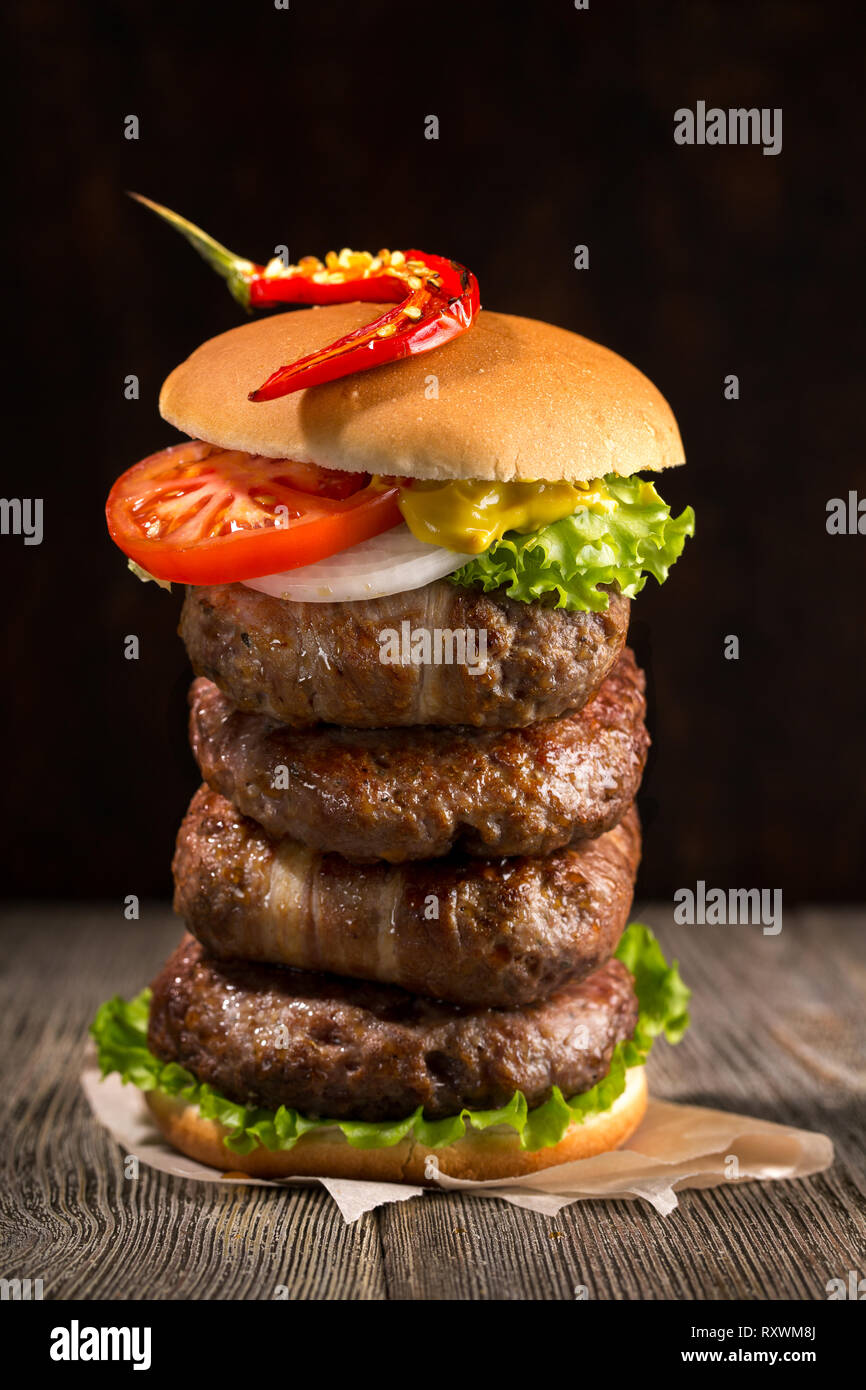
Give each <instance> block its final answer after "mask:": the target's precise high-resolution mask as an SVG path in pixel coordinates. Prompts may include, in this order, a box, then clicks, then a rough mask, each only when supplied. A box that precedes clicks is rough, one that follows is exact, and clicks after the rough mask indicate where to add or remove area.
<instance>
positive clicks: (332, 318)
mask: <svg viewBox="0 0 866 1390" xmlns="http://www.w3.org/2000/svg"><path fill="white" fill-rule="evenodd" d="M382 309H383V306H382V305H375V304H335V305H329V306H327V307H325V308H314V309H302V310H296V311H295V312H293V313H280V314H276V315H274V316H273V317H271V318H264V319H259V320H257V321H256V322H253V323H247V324H244V325H243V326H242V327H240V328H233V329H230V331H229V332H228V333H221V334H220V335H219V337H217V338H211V339H210V341H209V342H206V343H203V344H202V346H201V347H200V348H197V349H196V351H195V352H194V353H193V354H192V356H191V357H188V358H187V360H186V361H185V362H182V363H181V365H180V366H179V367H176V368H175V370H174V371H173V372H172V373H171V376H170V377H169V378H168V380H167V381H166V383H165V385H164V386H163V388H162V394H161V396H160V401H159V408H160V411H161V413H162V415H163V416H164V418H165V419H166V420H168V421H169V423H170V424H172V425H176V426H177V428H178V429H179V430H182V431H183V432H184V433H185V434H188V435H191V436H192V437H193V438H195V439H204V440H206V441H207V442H208V443H210V444H217V445H221V446H222V447H223V448H227V449H240V450H243V451H244V452H245V453H249V454H263V455H265V456H266V457H268V458H291V459H295V460H297V461H299V462H306V463H309V462H312V463H318V464H321V465H322V466H324V467H326V468H341V469H345V470H348V471H350V472H361V473H386V474H387V473H392V474H400V475H402V476H405V477H413V478H437V479H452V478H490V479H497V480H499V481H500V482H508V481H511V480H514V479H518V480H519V479H548V480H557V479H567V480H573V481H587V480H589V479H591V478H597V477H600V476H601V475H602V474H605V473H620V474H623V475H627V474H630V473H636V472H638V470H651V471H655V470H657V469H661V468H669V467H672V466H674V465H676V464H680V463H683V462H684V456H683V446H682V441H681V440H680V435H679V431H678V429H677V424H676V420H675V419H674V417H673V415H672V413H671V409H670V406H669V405H668V404H667V401H666V400H665V399H664V397H663V396H662V395H661V394H660V393H659V391H657V390H656V388H655V386H653V384H652V382H651V381H648V380H647V378H646V377H645V376H644V375H643V373H642V372H639V371H638V370H637V368H636V367H632V366H631V364H630V363H628V362H626V361H625V359H624V358H622V357H619V356H617V354H616V353H615V352H611V351H609V349H608V348H604V347H600V346H599V345H598V344H597V343H593V342H590V341H589V339H588V338H581V337H579V336H578V334H576V333H569V332H567V331H566V329H564V328H554V327H553V326H552V325H551V324H549V323H540V322H538V321H537V320H536V319H524V318H515V317H514V316H513V315H511V314H494V313H489V312H485V311H482V312H481V313H480V314H479V316H478V318H477V319H476V321H475V323H474V324H473V326H472V328H471V329H470V330H469V331H468V332H467V333H463V334H461V335H460V336H459V337H458V338H455V339H453V340H452V341H451V342H450V343H448V344H446V345H445V346H444V347H442V348H437V349H435V350H434V351H432V352H427V353H422V354H421V355H420V356H416V357H410V358H404V359H403V360H402V361H400V362H396V363H392V364H389V365H388V366H385V367H376V368H374V369H373V370H372V371H366V372H359V373H356V374H355V375H353V376H348V377H343V378H341V379H340V380H339V381H333V382H329V383H328V384H327V385H324V386H317V387H313V388H311V389H309V390H304V391H296V392H294V393H292V394H291V395H289V396H283V397H282V399H280V400H276V401H263V402H260V403H254V402H253V401H250V400H249V399H248V396H249V393H250V392H251V391H253V390H255V389H256V387H258V386H261V384H262V383H263V382H264V381H265V380H266V378H267V377H269V376H270V375H271V373H272V372H273V371H275V370H276V368H277V367H280V366H283V365H285V364H286V363H289V362H293V361H295V360H297V359H298V358H299V357H303V356H305V355H306V354H307V353H310V352H314V351H315V350H316V349H317V348H320V347H325V346H326V345H327V344H329V343H331V342H333V341H334V340H335V339H337V338H340V337H342V336H343V335H344V334H345V333H348V332H350V331H351V330H352V329H354V328H358V327H360V326H361V325H362V324H365V323H369V322H370V321H371V320H373V319H375V318H378V317H379V315H380V314H381V312H382Z"/></svg>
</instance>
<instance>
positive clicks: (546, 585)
mask: <svg viewBox="0 0 866 1390" xmlns="http://www.w3.org/2000/svg"><path fill="white" fill-rule="evenodd" d="M604 483H605V486H606V488H607V490H608V492H609V493H610V495H611V497H612V498H613V499H614V501H615V504H616V505H615V506H614V508H613V510H612V511H610V512H604V513H598V512H595V511H591V510H589V509H588V508H585V509H584V510H582V511H579V512H575V513H574V514H573V515H572V516H567V517H565V518H564V519H563V520H562V521H555V522H553V523H552V524H551V525H550V526H544V527H542V529H541V530H540V531H532V532H531V533H530V534H529V535H527V536H523V535H520V534H519V533H518V532H516V531H509V532H508V533H507V534H506V535H505V536H503V537H502V539H501V540H499V541H495V542H494V544H493V545H492V546H491V547H490V549H489V550H486V551H485V552H484V554H483V555H479V556H478V557H477V558H476V559H474V560H470V561H469V563H468V564H466V565H464V566H463V568H462V569H459V570H457V571H456V572H455V573H454V574H452V575H451V580H452V582H453V583H455V584H481V586H482V588H483V589H484V590H485V591H488V590H490V589H500V588H504V589H505V592H506V593H507V594H508V595H509V597H510V598H516V599H522V600H523V601H524V603H529V602H531V601H532V600H533V599H540V598H543V597H545V596H551V595H555V596H556V597H555V602H554V605H553V606H554V607H556V608H567V609H568V610H569V611H570V612H576V611H585V610H587V609H589V610H592V611H593V612H602V611H603V610H604V609H605V608H607V605H608V595H607V594H606V593H605V592H604V591H603V590H601V589H599V587H598V586H599V585H600V584H618V585H619V588H620V592H621V593H623V594H625V596H626V598H634V596H635V594H639V593H640V591H641V589H642V588H643V586H644V584H645V583H646V576H647V575H648V574H651V575H652V576H653V578H654V579H655V580H657V582H658V583H659V584H663V583H664V581H665V580H666V579H667V577H668V571H669V570H670V567H671V565H673V564H674V562H675V561H676V560H678V559H679V557H680V555H681V553H682V549H683V546H684V545H685V542H686V537H687V536H693V535H694V533H695V514H694V512H693V511H692V508H691V507H686V508H685V510H684V511H683V512H681V513H680V515H679V516H676V517H674V516H671V509H670V507H669V506H668V505H667V503H666V502H664V501H663V500H662V498H661V497H660V496H659V494H658V493H657V492H656V489H655V485H654V484H653V483H651V482H647V481H646V480H645V479H644V478H639V477H637V476H634V475H633V476H632V477H630V478H620V477H618V476H617V475H616V474H615V473H608V474H606V476H605V478H604Z"/></svg>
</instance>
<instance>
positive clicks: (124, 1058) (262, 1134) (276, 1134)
mask: <svg viewBox="0 0 866 1390" xmlns="http://www.w3.org/2000/svg"><path fill="white" fill-rule="evenodd" d="M616 955H617V958H618V959H619V960H621V961H622V962H623V964H624V965H625V966H626V967H627V969H628V970H630V971H631V973H632V975H633V976H634V979H635V990H636V993H637V997H638V1004H639V1008H640V1012H639V1015H638V1021H637V1027H636V1028H635V1032H634V1036H633V1037H632V1038H630V1039H629V1040H628V1041H627V1042H621V1043H618V1044H617V1046H616V1048H615V1049H614V1053H613V1057H612V1059H611V1064H610V1069H609V1071H608V1073H607V1075H606V1076H605V1077H604V1078H603V1079H602V1080H601V1081H599V1082H598V1084H597V1085H595V1086H593V1088H592V1090H590V1091H585V1092H584V1093H583V1094H582V1095H579V1096H572V1097H571V1098H570V1099H569V1100H566V1099H565V1097H564V1096H563V1095H562V1092H561V1091H560V1090H559V1089H558V1088H557V1087H554V1088H553V1094H552V1095H551V1097H550V1099H549V1100H547V1101H545V1103H544V1104H543V1105H539V1106H537V1107H536V1108H535V1109H534V1110H530V1109H529V1107H528V1105H527V1103H526V1097H525V1096H524V1095H523V1094H522V1093H521V1092H520V1091H516V1092H515V1093H514V1095H513V1096H512V1098H511V1100H510V1101H509V1102H508V1104H507V1105H503V1106H500V1108H499V1109H498V1110H462V1111H461V1112H460V1114H459V1115H449V1116H447V1117H446V1118H445V1119H443V1120H425V1119H424V1116H423V1114H422V1112H421V1108H420V1106H419V1108H418V1109H417V1110H416V1111H415V1112H414V1113H413V1114H411V1115H407V1116H406V1118H405V1119H403V1120H387V1121H383V1122H380V1123H372V1122H368V1121H363V1120H320V1119H310V1118H309V1117H307V1116H305V1115H301V1114H299V1113H298V1111H297V1110H290V1109H288V1108H287V1107H286V1106H284V1105H281V1106H280V1108H279V1109H278V1110H276V1111H274V1110H264V1109H261V1108H257V1107H255V1106H245V1105H239V1104H238V1103H237V1102H235V1101H232V1100H227V1099H226V1097H225V1096H221V1095H219V1094H218V1092H216V1091H214V1090H213V1088H212V1087H211V1086H208V1085H206V1084H205V1083H203V1082H199V1081H196V1079H195V1077H194V1076H193V1075H192V1073H191V1072H188V1071H186V1070H185V1069H184V1068H183V1067H180V1066H178V1065H177V1063H176V1062H160V1061H159V1059H158V1058H157V1057H155V1056H154V1055H153V1053H152V1052H151V1051H150V1049H149V1048H148V1046H147V1020H148V1014H149V1012H150V990H147V989H145V990H142V992H141V994H139V995H137V996H136V998H135V999H131V1000H129V1001H128V1002H127V1001H126V1000H124V999H121V998H120V996H119V995H117V996H115V998H114V999H109V1000H108V1001H107V1002H106V1003H105V1004H103V1005H102V1007H101V1008H100V1010H99V1012H98V1013H97V1015H96V1018H95V1019H94V1021H93V1023H92V1025H91V1028H90V1032H91V1034H92V1036H93V1037H94V1039H95V1041H96V1047H97V1053H98V1056H99V1065H100V1068H101V1071H102V1075H103V1076H108V1075H109V1073H111V1072H117V1073H118V1075H119V1076H120V1079H121V1081H122V1082H123V1083H124V1084H126V1083H127V1082H132V1083H133V1085H135V1086H138V1088H139V1089H140V1090H142V1091H153V1090H160V1091H163V1092H165V1094H166V1095H169V1096H180V1097H182V1098H183V1099H184V1100H186V1101H189V1102H190V1103H192V1104H196V1105H198V1107H199V1109H200V1111H201V1113H202V1115H203V1116H204V1117H205V1119H210V1120H217V1121H218V1122H219V1123H220V1124H221V1125H224V1126H225V1127H226V1129H227V1130H228V1131H229V1133H228V1135H227V1136H226V1138H225V1140H224V1141H223V1142H224V1143H225V1145H226V1148H228V1149H230V1150H231V1151H232V1152H233V1153H236V1154H246V1153H249V1152H250V1151H251V1150H252V1149H254V1148H256V1147H257V1146H258V1145H260V1144H261V1145H263V1146H264V1148H266V1149H271V1150H275V1149H291V1148H292V1147H293V1146H294V1145H295V1144H296V1143H297V1142H298V1140H299V1139H300V1138H301V1136H302V1135H304V1134H307V1133H308V1132H309V1131H310V1130H312V1129H333V1128H336V1129H339V1130H341V1131H342V1133H343V1135H344V1136H345V1138H346V1140H347V1141H348V1143H349V1144H351V1145H352V1146H353V1148H356V1149H381V1148H390V1147H391V1146H392V1145H394V1144H399V1143H400V1141H401V1140H402V1139H405V1138H408V1137H412V1138H414V1139H415V1140H417V1141H418V1143H420V1144H423V1145H424V1146H425V1147H426V1148H430V1149H440V1148H443V1147H444V1146H446V1145H448V1144H454V1143H456V1141H457V1140H458V1139H460V1138H462V1137H463V1135H464V1134H465V1133H466V1130H467V1129H469V1128H471V1129H477V1130H483V1129H489V1128H491V1127H492V1126H494V1125H507V1126H509V1127H510V1128H511V1129H513V1130H515V1131H516V1132H517V1133H518V1134H519V1136H520V1145H521V1148H524V1149H543V1148H546V1147H547V1146H548V1145H550V1144H558V1143H559V1141H560V1139H561V1138H562V1136H563V1135H564V1134H565V1131H566V1130H567V1129H568V1127H569V1125H571V1124H574V1123H575V1122H578V1123H582V1122H583V1121H584V1120H586V1119H587V1118H588V1117H589V1116H591V1115H596V1114H599V1113H601V1112H602V1111H605V1110H609V1109H610V1107H611V1106H612V1105H613V1103H614V1101H615V1100H616V1099H617V1097H618V1096H620V1095H622V1092H623V1091H624V1089H625V1083H626V1072H627V1071H628V1069H629V1067H635V1066H643V1064H644V1062H645V1061H646V1058H647V1055H648V1053H649V1051H650V1048H651V1047H652V1044H653V1041H654V1039H655V1038H657V1037H658V1036H659V1034H660V1033H664V1034H665V1036H666V1038H667V1039H668V1041H669V1042H672V1043H675V1042H679V1040H680V1038H681V1037H682V1035H683V1033H684V1032H685V1030H686V1028H687V1027H688V1022H689V1017H688V1012H687V1004H688V999H689V993H690V991H689V990H688V989H687V988H686V986H685V985H684V984H683V982H682V980H681V979H680V975H679V971H678V969H677V964H676V962H674V964H673V965H671V966H669V965H668V964H667V961H666V960H665V958H664V955H663V954H662V950H661V947H660V946H659V944H658V942H657V941H656V939H655V937H654V936H653V933H652V932H651V931H650V929H649V927H645V926H643V925H642V924H641V923H640V922H632V923H631V925H630V926H628V927H626V930H625V931H624V932H623V935H622V940H621V941H620V944H619V946H618V948H617V951H616Z"/></svg>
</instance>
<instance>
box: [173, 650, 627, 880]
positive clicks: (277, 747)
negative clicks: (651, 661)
mask: <svg viewBox="0 0 866 1390" xmlns="http://www.w3.org/2000/svg"><path fill="white" fill-rule="evenodd" d="M643 690H644V678H643V672H642V671H640V670H639V669H638V667H637V666H636V665H635V661H634V657H633V656H632V654H631V652H630V651H629V650H628V648H626V650H625V652H624V653H623V655H622V656H621V657H620V659H619V661H618V662H617V665H616V667H615V668H614V670H613V671H612V672H611V674H610V675H609V676H608V677H607V679H606V680H605V681H604V683H603V685H602V687H601V689H600V690H599V692H598V694H597V695H596V697H595V699H594V700H592V701H591V702H590V703H589V704H588V705H585V706H584V708H583V709H582V710H581V711H580V713H579V714H574V715H567V716H565V717H563V718H561V719H550V720H546V721H544V722H543V723H540V724H531V725H529V727H528V728H525V729H505V730H492V729H483V730H474V729H464V728H454V729H430V728H417V729H376V730H370V729H339V728H336V727H335V726H332V725H320V726H318V727H317V728H315V729H310V730H294V729H289V728H287V727H286V726H285V725H284V724H277V723H275V722H274V720H272V719H269V718H268V717H267V716H265V715H261V714H245V713H243V712H242V711H240V710H235V709H234V708H233V706H232V705H231V703H230V701H229V700H228V699H227V698H226V696H225V695H223V694H222V692H221V691H220V690H218V688H217V687H216V686H215V685H213V684H212V683H211V682H210V681H208V680H204V679H199V680H197V681H194V682H193V685H192V689H191V692H190V704H191V710H192V713H191V718H190V741H191V743H192V748H193V752H194V753H195V756H196V759H197V761H198V765H199V767H200V769H201V773H202V777H203V778H204V780H205V781H206V782H207V783H208V784H209V785H210V786H211V787H212V788H213V789H214V790H215V791H218V792H221V793H222V795H223V796H225V797H228V799H229V801H232V802H234V804H235V806H237V808H238V810H239V811H242V812H243V814H244V815H247V816H251V817H252V818H253V820H256V821H258V822H259V824H260V825H261V826H263V827H264V828H265V830H267V831H268V833H269V834H271V835H273V836H275V837H276V838H281V837H282V836H284V835H287V836H289V837H290V838H291V839H293V840H299V841H300V842H301V843H302V844H304V845H307V846H309V847H310V848H311V849H317V850H322V851H325V852H326V851H333V852H335V853H337V854H342V855H345V856H346V858H349V859H353V860H356V861H358V862H369V861H371V860H374V859H386V860H388V861H389V862H391V863H395V864H396V863H401V862H402V861H403V860H406V859H432V858H436V857H438V856H439V855H442V854H447V853H448V852H449V851H450V850H452V849H459V850H462V851H464V852H465V853H468V854H473V855H485V856H489V855H515V854H548V853H550V851H551V850H554V849H561V848H562V847H564V846H565V845H570V844H573V843H575V842H576V841H577V840H581V839H591V838H593V837H594V836H596V835H601V834H602V833H603V832H604V831H605V830H610V829H611V827H612V826H614V825H616V824H617V822H618V821H619V820H621V819H622V817H623V815H624V814H625V811H626V808H627V807H628V806H630V805H631V803H632V801H633V800H634V797H635V793H636V792H637V789H638V786H639V784H640V779H641V775H642V773H643V767H644V762H645V760H646V752H647V748H648V745H649V737H648V735H647V732H646V728H645V726H644V711H645V702H644V695H643Z"/></svg>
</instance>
